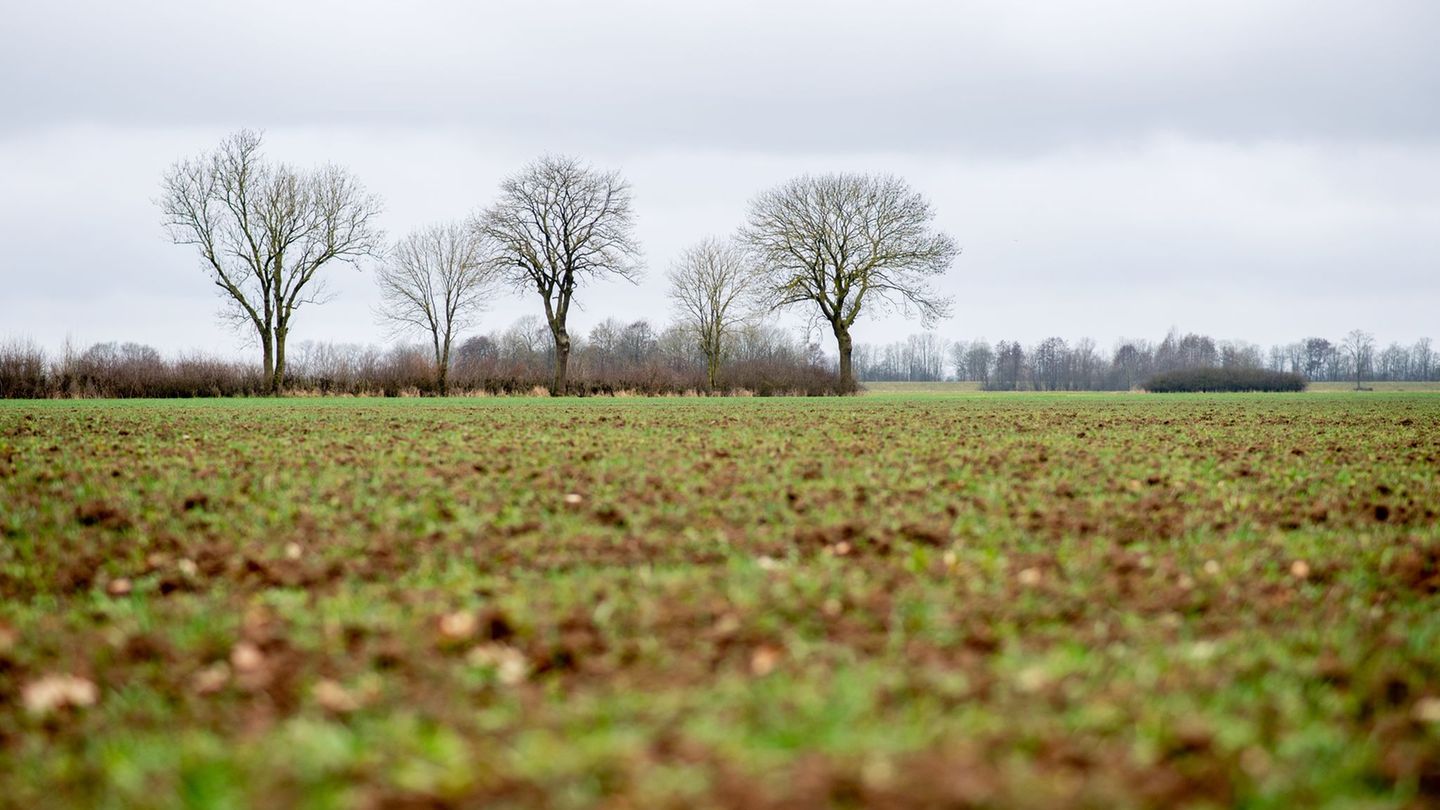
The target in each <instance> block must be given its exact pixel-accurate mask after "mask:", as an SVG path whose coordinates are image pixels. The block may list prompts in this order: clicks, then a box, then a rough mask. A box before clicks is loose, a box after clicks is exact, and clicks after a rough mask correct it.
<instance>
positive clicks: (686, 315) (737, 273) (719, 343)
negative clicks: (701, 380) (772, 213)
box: [667, 239, 755, 390]
mask: <svg viewBox="0 0 1440 810" xmlns="http://www.w3.org/2000/svg"><path fill="white" fill-rule="evenodd" d="M667 275H668V277H669V279H670V300H672V301H673V302H674V303H675V310H676V313H677V315H678V318H679V322H680V324H681V326H682V327H683V328H684V329H685V330H686V331H688V332H690V334H691V335H692V337H693V338H694V339H695V341H696V343H697V344H698V345H699V347H700V351H701V352H702V353H703V354H704V355H705V381H706V385H707V386H709V388H710V389H711V390H714V388H715V385H716V382H717V380H718V378H719V376H720V363H721V362H722V361H723V360H724V355H725V353H726V349H727V348H728V343H729V341H730V338H731V334H732V333H733V332H734V330H735V329H736V328H738V327H739V326H740V325H741V324H743V323H744V322H745V320H746V319H747V318H748V317H749V316H750V314H751V311H752V309H753V306H752V305H753V303H754V302H753V298H754V296H753V294H752V293H753V291H754V289H755V272H754V270H753V268H752V266H751V264H750V263H749V262H748V261H747V260H746V257H745V252H744V250H742V249H741V248H740V246H738V245H736V244H734V243H731V242H728V241H722V240H719V239H706V240H704V241H703V242H700V243H699V244H697V245H694V246H692V247H690V248H689V249H687V250H686V251H685V252H684V253H681V254H680V257H679V258H678V259H676V261H675V263H674V264H673V265H671V267H670V271H669V273H668V274H667Z"/></svg>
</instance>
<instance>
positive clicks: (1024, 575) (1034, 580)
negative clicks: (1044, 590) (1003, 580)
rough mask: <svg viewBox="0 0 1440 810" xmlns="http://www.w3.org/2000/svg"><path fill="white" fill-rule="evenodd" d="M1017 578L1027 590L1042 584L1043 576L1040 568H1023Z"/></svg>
mask: <svg viewBox="0 0 1440 810" xmlns="http://www.w3.org/2000/svg"><path fill="white" fill-rule="evenodd" d="M1015 578H1016V579H1017V580H1019V582H1020V584H1021V585H1024V586H1025V587H1027V588H1033V587H1035V586H1036V585H1039V584H1040V580H1041V578H1042V575H1041V573H1040V569H1039V568H1023V569H1021V570H1020V573H1019V574H1017V575H1016V577H1015Z"/></svg>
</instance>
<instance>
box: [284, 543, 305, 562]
mask: <svg viewBox="0 0 1440 810" xmlns="http://www.w3.org/2000/svg"><path fill="white" fill-rule="evenodd" d="M301 553H302V550H301V548H300V544H299V543H294V542H291V543H286V544H285V559H287V560H298V559H300V554H301Z"/></svg>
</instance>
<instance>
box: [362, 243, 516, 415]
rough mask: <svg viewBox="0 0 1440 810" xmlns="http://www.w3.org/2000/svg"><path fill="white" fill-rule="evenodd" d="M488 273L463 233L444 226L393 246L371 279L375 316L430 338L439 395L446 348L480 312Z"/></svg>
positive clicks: (489, 284)
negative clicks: (376, 292) (376, 295)
mask: <svg viewBox="0 0 1440 810" xmlns="http://www.w3.org/2000/svg"><path fill="white" fill-rule="evenodd" d="M493 269H494V268H493V265H491V264H489V263H487V262H486V261H485V255H484V252H483V251H482V250H481V247H480V242H479V240H478V239H477V238H476V237H475V235H474V234H473V233H472V232H471V231H470V230H469V229H467V228H464V227H462V226H460V225H457V224H454V223H445V224H441V225H431V226H429V227H427V228H423V229H421V230H418V231H415V232H414V233H411V234H410V235H408V236H406V237H405V238H404V239H401V240H400V241H398V242H396V243H395V245H394V246H392V247H391V248H390V252H389V254H388V256H387V257H386V261H385V263H384V264H383V265H382V266H381V267H380V270H379V272H378V274H377V276H376V278H377V280H378V282H379V284H380V298H381V301H382V304H381V308H380V315H381V317H383V318H384V319H386V320H388V321H390V322H392V323H394V324H395V325H396V326H398V327H399V328H401V329H403V330H410V329H413V330H418V331H420V332H422V333H424V334H425V335H427V336H428V337H429V338H430V345H431V348H432V349H433V350H434V354H435V384H436V387H437V388H438V389H439V391H440V394H441V395H442V396H443V395H444V394H445V393H447V391H448V388H449V385H448V383H449V370H450V347H451V345H452V344H453V342H454V340H455V335H456V334H457V333H458V332H459V331H460V330H462V329H464V328H465V327H467V326H469V325H470V324H471V323H472V322H473V319H474V317H475V315H476V314H478V313H479V312H480V310H481V309H483V308H484V306H485V299H486V297H487V296H488V295H489V294H490V293H491V292H492V290H493V286H494V285H493V281H494V278H495V275H494V272H493Z"/></svg>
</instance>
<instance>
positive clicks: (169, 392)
mask: <svg viewBox="0 0 1440 810" xmlns="http://www.w3.org/2000/svg"><path fill="white" fill-rule="evenodd" d="M292 348H293V353H292V355H291V359H290V362H289V363H288V365H287V369H286V376H285V387H286V389H287V391H290V392H294V393H296V394H320V395H332V396H335V395H339V396H345V395H362V396H363V395H368V396H391V397H393V396H415V395H420V394H434V393H436V386H435V372H434V361H433V360H432V359H431V357H430V355H429V354H428V353H427V351H426V350H425V349H424V348H421V347H415V346H396V347H394V348H392V349H390V350H388V351H382V350H380V349H378V348H375V347H371V346H357V345H345V344H338V345H337V344H324V343H299V344H296V345H295V346H294V347H292ZM475 354H478V353H475ZM550 375H551V367H550V364H549V361H548V358H546V357H544V356H543V355H538V354H537V355H536V356H533V357H520V358H509V359H507V358H501V357H499V356H495V355H493V354H492V355H490V356H486V355H483V354H480V355H478V356H466V355H465V354H464V353H462V354H461V355H460V356H459V357H457V358H456V362H455V364H454V367H453V368H452V370H451V373H450V393H452V394H457V395H462V394H474V393H486V394H510V395H526V394H533V393H534V392H535V390H536V389H540V390H544V388H545V386H547V385H548V384H549V382H550ZM704 378H705V375H704V368H703V366H697V365H695V364H694V363H676V364H667V363H665V362H662V359H661V358H659V357H641V358H638V359H634V360H630V361H627V362H621V361H616V360H612V361H611V362H610V363H608V364H606V365H604V366H599V365H597V364H593V363H592V364H588V365H587V364H586V363H584V362H581V361H572V366H571V378H570V384H569V386H568V389H569V390H568V393H570V394H571V395H576V396H604V395H611V396H613V395H619V394H634V395H668V394H681V393H684V392H687V391H700V390H702V389H703V388H704ZM266 382H267V380H266V379H265V376H264V375H263V374H262V373H261V370H260V368H259V366H257V365H255V364H253V363H243V362H234V361H230V360H223V359H218V358H209V357H203V356H186V357H180V358H178V359H175V360H167V359H166V358H164V357H162V356H161V354H160V352H158V351H156V350H155V349H153V348H151V347H149V346H142V345H138V344H131V343H125V344H115V343H98V344H96V345H94V346H91V347H90V348H89V349H86V350H85V351H83V352H80V353H78V354H76V353H74V352H71V351H69V350H67V351H66V352H65V354H64V356H63V357H62V358H60V359H58V360H56V361H54V362H47V361H46V358H45V354H44V352H42V351H41V350H40V349H38V348H37V347H35V346H34V345H33V344H31V343H27V342H12V343H8V344H3V345H0V398H13V399H42V398H49V397H113V398H127V397H146V398H176V397H227V396H263V395H264V394H265V393H266ZM740 390H744V391H746V392H748V393H751V394H756V395H759V396H786V395H805V396H817V395H828V394H837V393H840V391H839V380H838V378H837V377H836V375H835V373H834V372H833V371H831V370H830V369H828V368H826V367H824V366H823V365H821V364H819V363H817V362H815V361H813V360H811V359H808V358H803V357H799V356H791V355H785V354H778V355H775V356H771V357H767V358H763V359H745V360H738V361H736V362H734V363H730V364H727V365H726V366H725V368H724V370H723V379H722V380H721V385H720V389H719V390H718V391H716V392H714V393H716V394H721V395H724V394H727V393H732V392H736V391H740Z"/></svg>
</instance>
